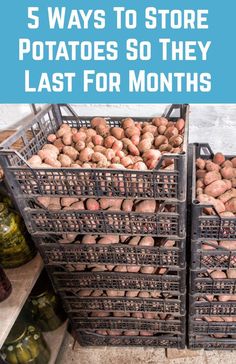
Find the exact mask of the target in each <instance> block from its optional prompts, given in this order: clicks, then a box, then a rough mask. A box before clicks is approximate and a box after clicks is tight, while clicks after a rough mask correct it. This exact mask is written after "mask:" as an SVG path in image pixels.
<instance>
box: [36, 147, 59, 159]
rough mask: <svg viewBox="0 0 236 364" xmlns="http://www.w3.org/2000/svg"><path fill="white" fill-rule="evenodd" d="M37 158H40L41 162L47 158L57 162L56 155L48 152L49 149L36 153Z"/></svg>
mask: <svg viewBox="0 0 236 364" xmlns="http://www.w3.org/2000/svg"><path fill="white" fill-rule="evenodd" d="M38 156H39V157H40V159H41V160H42V161H44V160H45V159H47V158H51V159H55V160H57V153H55V152H54V151H53V150H49V149H44V150H42V149H41V150H40V151H39V152H38Z"/></svg>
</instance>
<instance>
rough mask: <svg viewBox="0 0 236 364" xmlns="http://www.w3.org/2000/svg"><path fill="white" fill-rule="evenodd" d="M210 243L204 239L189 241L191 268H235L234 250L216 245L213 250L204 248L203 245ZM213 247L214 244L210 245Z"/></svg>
mask: <svg viewBox="0 0 236 364" xmlns="http://www.w3.org/2000/svg"><path fill="white" fill-rule="evenodd" d="M204 244H205V245H209V246H210V245H212V244H211V243H210V242H206V241H198V240H197V241H191V268H192V269H204V268H205V269H222V270H224V269H231V268H236V250H230V249H225V248H222V247H220V246H217V247H216V248H215V249H214V250H205V249H203V245H204ZM212 246H213V247H215V245H212Z"/></svg>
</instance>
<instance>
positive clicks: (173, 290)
mask: <svg viewBox="0 0 236 364" xmlns="http://www.w3.org/2000/svg"><path fill="white" fill-rule="evenodd" d="M47 269H48V272H49V273H50V277H51V279H52V281H53V285H54V288H55V290H56V291H65V290H68V289H69V290H74V291H75V292H76V291H78V290H80V289H95V290H96V289H99V290H107V289H113V290H124V291H129V290H140V291H151V292H152V291H158V292H162V293H164V294H171V295H176V294H180V293H184V292H185V290H186V284H185V282H186V277H185V275H186V270H185V269H182V270H179V271H178V270H175V271H170V272H167V273H166V274H162V275H157V274H140V273H119V272H71V273H69V272H64V271H63V270H62V269H60V268H55V267H53V268H51V267H47Z"/></svg>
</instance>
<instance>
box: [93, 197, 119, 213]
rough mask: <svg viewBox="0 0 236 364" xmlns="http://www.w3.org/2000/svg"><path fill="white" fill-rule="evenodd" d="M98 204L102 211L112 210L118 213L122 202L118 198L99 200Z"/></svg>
mask: <svg viewBox="0 0 236 364" xmlns="http://www.w3.org/2000/svg"><path fill="white" fill-rule="evenodd" d="M99 202H100V206H101V209H102V210H107V209H108V208H112V209H113V210H115V211H120V209H121V205H122V202H123V200H122V199H118V198H109V199H107V198H100V200H99Z"/></svg>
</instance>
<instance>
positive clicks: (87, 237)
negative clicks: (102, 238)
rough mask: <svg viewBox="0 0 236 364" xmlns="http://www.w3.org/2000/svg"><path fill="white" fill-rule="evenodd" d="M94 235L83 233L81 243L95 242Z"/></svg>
mask: <svg viewBox="0 0 236 364" xmlns="http://www.w3.org/2000/svg"><path fill="white" fill-rule="evenodd" d="M96 238H97V237H96V236H93V235H84V236H83V238H82V240H81V243H82V244H96Z"/></svg>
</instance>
